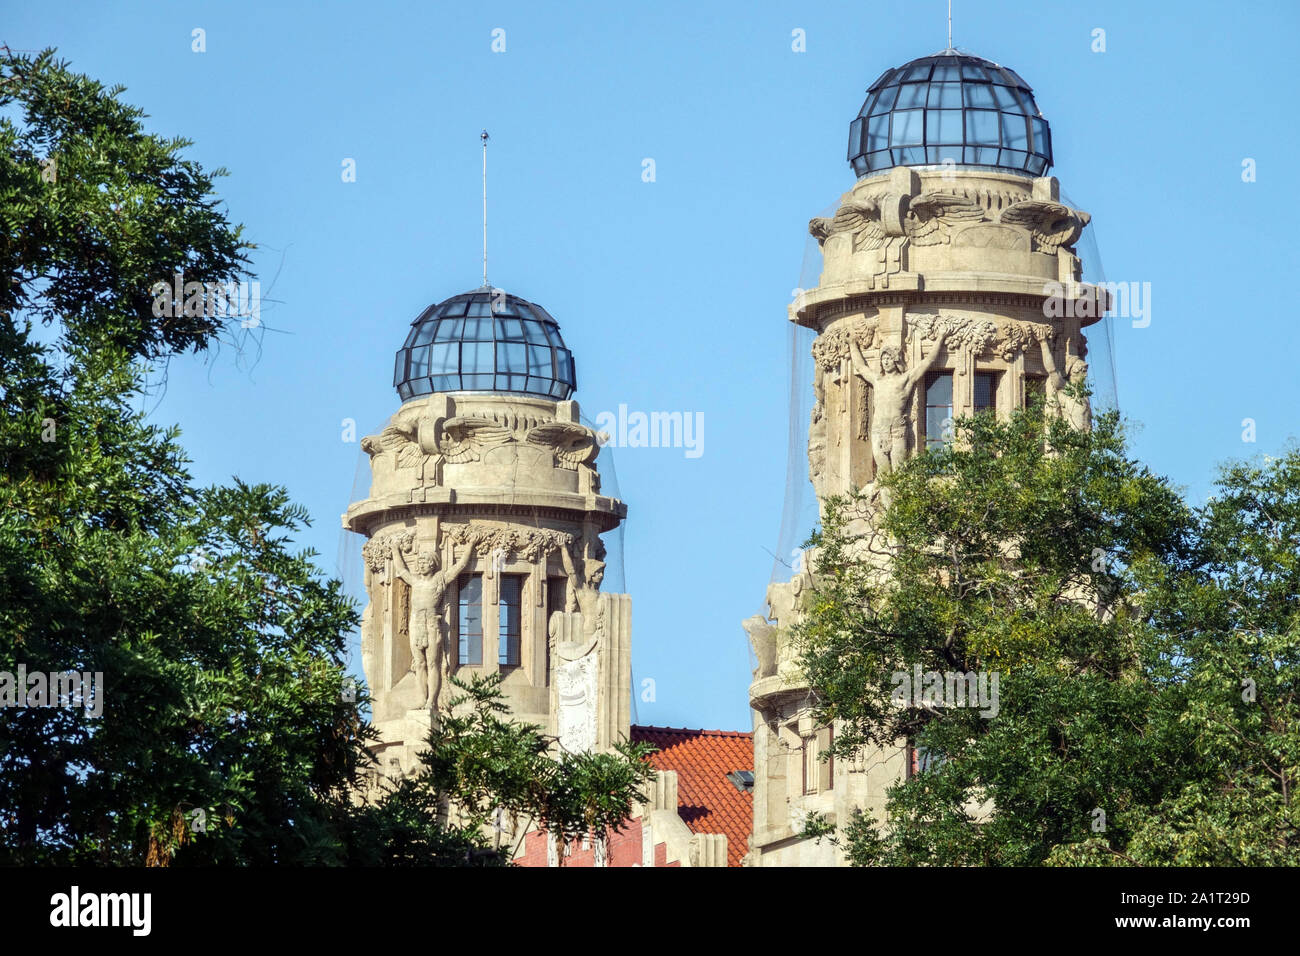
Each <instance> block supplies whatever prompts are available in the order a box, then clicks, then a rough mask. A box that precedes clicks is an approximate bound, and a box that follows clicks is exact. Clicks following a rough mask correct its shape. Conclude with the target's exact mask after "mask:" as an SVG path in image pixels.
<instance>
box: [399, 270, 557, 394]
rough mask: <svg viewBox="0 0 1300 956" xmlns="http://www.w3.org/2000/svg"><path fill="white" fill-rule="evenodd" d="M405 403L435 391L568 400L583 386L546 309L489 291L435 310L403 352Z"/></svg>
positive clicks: (419, 322)
mask: <svg viewBox="0 0 1300 956" xmlns="http://www.w3.org/2000/svg"><path fill="white" fill-rule="evenodd" d="M393 384H394V385H395V386H397V394H398V395H400V396H401V398H402V401H404V402H405V401H407V400H408V399H412V398H415V397H417V396H419V395H429V394H431V393H433V392H519V393H521V394H525V395H540V396H543V397H546V398H555V399H560V400H563V399H566V398H568V397H569V396H570V395H572V394H573V390H574V389H575V388H577V375H576V373H575V370H574V365H573V354H572V353H571V352H570V351H569V350H568V349H567V348H565V347H564V340H563V339H562V338H560V326H559V324H558V323H556V321H555V319H553V318H551V316H550V314H549V313H548V312H547V311H546V310H545V309H543V308H542V307H541V306H540V305H536V304H534V303H532V302H528V301H526V300H524V299H521V298H519V297H518V296H514V295H509V294H507V293H505V292H503V291H502V290H500V289H491V288H482V289H476V290H474V291H473V292H466V293H464V294H462V295H454V296H452V297H451V298H450V299H446V300H445V301H442V302H439V303H438V304H437V305H431V306H429V307H428V308H427V309H425V310H424V311H423V312H421V313H420V314H419V316H417V317H416V319H415V321H414V322H412V323H411V332H410V334H409V335H407V337H406V343H405V344H404V345H403V346H402V347H401V348H400V349H398V350H397V367H396V369H395V370H394V372H393Z"/></svg>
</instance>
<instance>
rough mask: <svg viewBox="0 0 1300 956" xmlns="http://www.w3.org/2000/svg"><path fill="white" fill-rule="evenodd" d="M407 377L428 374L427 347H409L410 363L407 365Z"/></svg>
mask: <svg viewBox="0 0 1300 956" xmlns="http://www.w3.org/2000/svg"><path fill="white" fill-rule="evenodd" d="M407 369H408V370H407V377H408V378H419V377H420V376H421V375H428V374H429V347H428V346H427V345H426V346H425V347H424V348H420V349H411V364H410V365H409V366H408V367H407Z"/></svg>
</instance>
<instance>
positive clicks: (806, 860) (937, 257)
mask: <svg viewBox="0 0 1300 956" xmlns="http://www.w3.org/2000/svg"><path fill="white" fill-rule="evenodd" d="M1088 222H1089V216H1088V214H1087V213H1086V212H1082V211H1080V210H1077V209H1072V208H1070V207H1069V206H1067V205H1065V204H1064V203H1062V202H1061V201H1060V189H1059V185H1058V182H1057V180H1056V179H1055V178H1053V177H1047V176H1040V177H1032V176H1030V175H1028V174H1023V173H1013V172H1007V171H1003V170H999V169H993V168H979V167H972V166H948V167H941V166H920V167H910V166H898V167H894V168H892V169H888V170H884V171H881V172H878V173H875V174H873V175H868V176H864V177H863V178H861V179H860V180H858V182H857V183H856V184H855V185H854V186H853V188H852V189H850V190H849V191H848V192H847V193H845V194H844V196H843V197H842V199H841V202H840V205H839V207H838V210H837V212H836V213H835V215H834V217H832V218H821V219H814V220H812V222H811V223H810V224H809V229H810V231H811V233H812V235H813V236H815V237H816V238H817V240H818V242H819V244H820V245H821V250H822V256H823V268H822V272H821V276H820V280H819V282H818V285H817V287H816V288H813V289H810V290H806V291H802V292H801V293H800V294H799V296H798V298H797V300H796V301H795V302H794V303H793V304H791V305H790V307H789V310H788V315H789V320H790V321H791V322H794V323H796V324H799V325H802V326H805V327H807V328H810V329H813V330H814V331H815V332H816V333H817V337H816V339H815V340H814V342H813V346H812V355H811V360H812V361H813V363H814V379H813V381H814V384H813V388H814V405H813V410H812V417H811V422H810V427H809V440H808V464H809V477H810V479H811V480H812V483H813V487H814V489H815V491H816V494H817V496H818V499H819V500H825V499H826V498H828V497H830V496H833V495H837V494H845V493H848V492H850V491H853V490H860V491H864V492H866V498H867V500H868V501H869V502H878V501H879V498H878V496H877V495H876V493H875V482H876V478H877V476H879V475H882V474H885V473H887V472H888V471H890V470H891V469H892V468H894V467H896V466H897V465H898V464H899V463H901V461H903V460H904V459H905V458H906V457H907V456H909V455H912V454H915V453H916V450H917V449H918V448H924V447H925V446H926V443H927V442H932V441H936V440H938V441H942V440H946V439H947V438H948V437H949V436H948V435H946V434H944V433H943V432H944V431H946V427H947V425H948V424H949V422H950V421H951V419H952V418H955V417H961V416H965V415H970V414H972V413H973V412H975V411H977V410H980V409H994V410H995V411H996V412H997V414H998V415H1003V416H1005V415H1009V414H1010V413H1011V411H1012V410H1014V409H1016V408H1019V407H1022V406H1023V405H1025V403H1026V401H1027V400H1028V396H1029V395H1030V394H1031V393H1032V392H1034V391H1039V392H1041V393H1042V394H1043V396H1044V398H1045V399H1046V401H1047V402H1048V405H1049V408H1050V409H1052V410H1053V411H1054V412H1055V413H1057V414H1061V415H1063V416H1065V417H1066V418H1067V419H1069V420H1070V421H1071V422H1072V423H1073V424H1075V425H1076V427H1080V428H1087V427H1089V422H1090V410H1089V409H1088V407H1087V405H1086V403H1082V402H1078V401H1075V400H1073V399H1071V398H1070V396H1068V395H1065V394H1063V393H1062V391H1061V390H1062V389H1063V388H1064V387H1065V385H1066V384H1067V382H1075V381H1079V380H1082V379H1083V378H1084V377H1085V376H1086V375H1087V364H1086V362H1085V361H1084V356H1085V355H1086V354H1087V342H1086V338H1085V334H1084V329H1085V328H1086V326H1088V325H1089V324H1091V323H1093V322H1095V321H1097V319H1098V318H1100V316H1101V314H1102V313H1103V312H1104V311H1105V308H1106V306H1107V304H1108V303H1107V301H1106V293H1105V291H1104V290H1102V289H1099V288H1098V287H1097V286H1094V285H1089V284H1086V283H1083V282H1082V281H1080V280H1081V267H1080V262H1079V259H1078V256H1077V255H1076V254H1075V248H1074V246H1075V243H1076V241H1077V240H1078V238H1079V236H1080V234H1081V232H1082V230H1083V229H1084V227H1085V226H1087V224H1088ZM931 386H934V389H931ZM928 389H929V390H930V392H929V394H930V397H931V401H930V402H927V390H928ZM935 390H937V392H938V395H939V397H940V398H941V399H943V401H942V402H940V403H939V404H938V405H936V403H935V402H934V401H933V399H934V396H935V394H936V391H935ZM927 404H929V406H930V407H929V408H927ZM935 432H939V434H935ZM871 510H872V505H868V506H867V508H866V511H865V512H864V523H865V524H866V525H869V524H870V522H871ZM804 561H805V567H804V568H803V569H801V570H800V571H799V572H798V573H796V574H795V576H794V577H793V578H792V579H791V580H790V581H788V582H781V583H774V584H772V585H771V586H770V587H769V588H768V592H767V601H766V603H767V613H766V614H765V615H755V616H754V617H751V618H750V619H748V620H747V621H745V622H744V626H745V629H746V631H747V632H748V633H749V635H750V640H751V643H752V645H753V649H754V653H755V655H756V657H757V658H758V667H757V668H756V670H755V673H754V680H753V683H752V684H751V685H750V688H749V698H750V706H751V708H752V709H753V712H754V763H755V766H754V773H755V786H754V831H753V837H752V838H751V841H750V846H751V848H750V852H749V854H748V857H747V860H746V862H747V863H748V864H750V865H758V866H803V865H832V864H838V863H842V862H843V860H842V858H841V855H840V854H839V851H837V850H836V849H835V848H833V847H831V846H830V845H829V844H828V843H826V842H825V841H823V842H822V843H820V844H819V843H815V842H813V841H810V840H806V839H804V838H802V837H801V836H800V831H801V829H802V826H803V820H804V819H805V818H806V816H807V815H808V814H813V813H817V814H823V815H825V816H826V817H827V818H828V819H829V820H830V821H832V822H844V821H845V820H846V819H847V818H848V816H849V814H850V812H851V811H852V810H853V809H854V808H856V807H861V808H863V809H865V810H868V811H870V812H872V813H874V814H876V815H877V818H880V816H881V815H882V811H883V808H884V805H885V797H886V791H887V789H888V788H889V787H890V786H891V785H892V784H893V783H894V782H896V781H897V780H899V779H900V778H902V777H903V775H904V774H906V773H909V772H910V770H911V766H910V765H911V757H910V753H909V750H908V748H907V746H906V742H905V741H899V743H898V746H897V747H895V748H891V749H889V750H886V751H876V752H869V753H862V754H859V755H858V756H857V757H856V758H855V759H854V760H852V761H844V760H841V761H836V762H834V763H833V764H832V763H828V762H823V761H821V760H820V759H819V756H818V755H819V753H820V751H821V750H823V749H824V748H826V747H827V746H828V745H829V744H830V742H831V740H833V734H834V728H827V727H818V726H816V724H815V723H814V720H813V717H812V710H813V704H814V700H813V697H812V691H811V689H810V688H809V687H808V686H807V684H806V682H805V681H804V680H803V678H802V676H801V675H800V673H799V667H798V663H797V660H796V657H797V650H796V648H795V647H794V641H793V639H792V636H791V635H792V629H793V628H795V627H796V626H797V624H798V623H799V621H800V619H801V615H802V608H803V606H804V603H805V601H806V600H807V596H808V595H809V594H810V593H811V591H812V589H813V582H814V579H815V572H816V561H817V558H816V554H815V553H814V554H807V555H805V556H804Z"/></svg>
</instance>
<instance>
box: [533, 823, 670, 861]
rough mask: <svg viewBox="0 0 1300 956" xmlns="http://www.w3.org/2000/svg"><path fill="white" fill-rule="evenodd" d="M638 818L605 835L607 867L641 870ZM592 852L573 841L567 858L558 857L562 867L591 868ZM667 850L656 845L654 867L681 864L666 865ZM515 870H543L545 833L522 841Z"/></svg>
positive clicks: (539, 831)
mask: <svg viewBox="0 0 1300 956" xmlns="http://www.w3.org/2000/svg"><path fill="white" fill-rule="evenodd" d="M641 820H642V818H641V817H638V818H636V819H635V820H630V821H629V822H628V825H627V826H625V827H623V829H622V830H620V831H619V832H618V833H614V832H612V831H611V832H609V833H608V834H607V835H606V843H607V848H608V855H607V863H608V865H609V866H640V865H641ZM595 859H596V856H595V848H594V846H593V845H590V844H589V845H588V847H587V849H585V850H584V849H583V848H582V840H574V841H572V842H571V843H570V844H569V855H568V856H565V855H564V853H563V850H561V854H560V865H561V866H593V865H594V864H595ZM667 860H668V848H667V847H666V846H665V845H664V844H662V843H656V844H655V862H654V865H655V866H680V865H681V864H680V863H671V864H670V863H668V862H667ZM515 866H546V832H545V831H544V830H534V831H533V832H531V833H529V834H528V835H527V836H526V837H524V848H523V852H521V853H520V854H519V856H517V857H516V858H515Z"/></svg>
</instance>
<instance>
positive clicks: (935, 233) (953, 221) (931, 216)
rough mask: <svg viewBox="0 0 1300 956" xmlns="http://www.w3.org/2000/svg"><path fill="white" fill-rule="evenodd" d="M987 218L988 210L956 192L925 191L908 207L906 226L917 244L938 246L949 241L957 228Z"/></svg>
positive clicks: (909, 234)
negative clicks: (985, 211) (954, 227)
mask: <svg viewBox="0 0 1300 956" xmlns="http://www.w3.org/2000/svg"><path fill="white" fill-rule="evenodd" d="M983 218H984V207H983V206H981V205H980V204H979V203H978V202H976V201H975V200H974V199H970V198H969V197H967V196H958V195H956V194H954V193H942V192H923V193H921V194H919V195H918V196H916V197H915V198H914V199H913V200H912V201H911V203H909V204H908V207H907V218H906V219H905V220H904V225H905V228H906V230H907V234H908V236H910V237H911V239H912V242H913V244H915V245H918V246H937V245H940V244H942V243H945V242H948V241H949V239H950V237H951V230H952V227H953V226H956V225H958V224H960V223H963V222H978V221H979V220H981V219H983ZM940 227H946V228H940Z"/></svg>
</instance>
